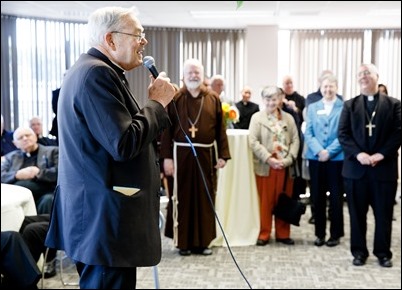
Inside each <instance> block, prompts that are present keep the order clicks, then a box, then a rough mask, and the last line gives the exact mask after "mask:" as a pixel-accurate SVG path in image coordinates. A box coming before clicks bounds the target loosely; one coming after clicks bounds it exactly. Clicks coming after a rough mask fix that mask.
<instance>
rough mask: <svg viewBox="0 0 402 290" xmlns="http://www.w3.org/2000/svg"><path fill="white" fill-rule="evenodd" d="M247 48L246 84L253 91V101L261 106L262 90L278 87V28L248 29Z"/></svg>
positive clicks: (256, 27) (253, 27) (252, 27)
mask: <svg viewBox="0 0 402 290" xmlns="http://www.w3.org/2000/svg"><path fill="white" fill-rule="evenodd" d="M245 46H246V53H245V54H246V66H245V67H246V73H245V84H247V85H249V86H250V87H251V88H252V89H253V94H252V96H251V100H252V101H253V102H255V103H257V104H261V89H262V88H263V87H264V86H267V85H277V76H278V59H279V58H278V26H249V27H247V37H246V45H245ZM240 89H241V88H239V90H240Z"/></svg>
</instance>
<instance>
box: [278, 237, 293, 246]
mask: <svg viewBox="0 0 402 290" xmlns="http://www.w3.org/2000/svg"><path fill="white" fill-rule="evenodd" d="M276 241H277V242H279V243H282V244H285V245H294V244H295V241H294V240H292V239H291V238H287V239H276Z"/></svg>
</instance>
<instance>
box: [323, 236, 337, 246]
mask: <svg viewBox="0 0 402 290" xmlns="http://www.w3.org/2000/svg"><path fill="white" fill-rule="evenodd" d="M325 244H326V245H327V247H335V246H337V245H339V239H334V238H329V240H328V241H327V242H326V243H325Z"/></svg>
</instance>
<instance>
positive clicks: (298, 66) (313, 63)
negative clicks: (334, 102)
mask: <svg viewBox="0 0 402 290" xmlns="http://www.w3.org/2000/svg"><path fill="white" fill-rule="evenodd" d="M363 43H364V31H363V30H356V31H355V30H345V31H342V30H311V31H310V30H304V31H292V32H291V40H290V51H291V53H290V56H289V57H290V69H291V74H292V76H293V78H294V82H295V85H296V87H295V89H296V90H297V91H298V92H299V93H300V94H302V95H304V96H305V97H306V96H307V94H309V93H311V92H313V91H316V90H317V89H318V84H317V79H318V76H319V75H320V73H321V72H322V71H323V70H327V69H329V70H332V71H333V72H334V74H335V75H336V76H337V77H338V93H339V94H341V95H343V97H344V98H345V99H349V98H352V97H354V96H355V95H357V94H358V93H359V92H358V87H357V82H356V72H357V69H358V66H359V64H361V63H362V61H363Z"/></svg>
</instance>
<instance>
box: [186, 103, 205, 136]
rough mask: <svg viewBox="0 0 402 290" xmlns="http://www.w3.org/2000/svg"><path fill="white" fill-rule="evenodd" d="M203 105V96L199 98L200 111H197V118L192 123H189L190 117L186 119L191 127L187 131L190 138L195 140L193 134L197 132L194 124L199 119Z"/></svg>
mask: <svg viewBox="0 0 402 290" xmlns="http://www.w3.org/2000/svg"><path fill="white" fill-rule="evenodd" d="M203 105H204V96H202V97H201V105H200V110H199V111H198V114H197V118H195V121H194V122H193V121H191V119H190V117H187V119H188V122H189V123H190V125H191V128H189V129H188V131H190V132H191V138H195V132H197V131H198V128H196V127H195V124H197V122H198V120H199V119H200V116H201V111H202V107H203ZM187 110H188V107H187ZM187 114H188V111H187Z"/></svg>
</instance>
